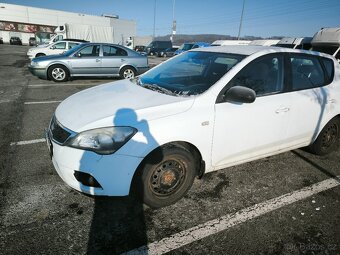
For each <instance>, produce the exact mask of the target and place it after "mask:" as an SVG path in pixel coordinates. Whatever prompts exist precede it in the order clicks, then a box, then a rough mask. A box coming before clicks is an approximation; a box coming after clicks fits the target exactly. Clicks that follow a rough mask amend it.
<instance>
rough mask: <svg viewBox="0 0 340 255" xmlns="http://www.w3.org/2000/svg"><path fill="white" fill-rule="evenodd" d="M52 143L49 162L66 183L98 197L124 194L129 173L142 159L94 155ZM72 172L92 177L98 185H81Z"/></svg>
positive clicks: (127, 185) (130, 175) (129, 182)
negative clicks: (97, 186) (50, 161)
mask: <svg viewBox="0 0 340 255" xmlns="http://www.w3.org/2000/svg"><path fill="white" fill-rule="evenodd" d="M51 143H52V146H51V148H52V155H53V156H52V162H53V165H54V167H55V169H56V171H57V173H58V175H59V176H60V177H61V178H62V179H63V181H64V182H66V184H67V185H69V186H70V187H72V188H73V189H76V190H78V191H80V192H83V193H86V194H90V195H101V196H127V195H128V194H129V192H130V186H131V182H132V178H133V175H134V173H135V171H136V169H137V168H138V166H139V164H140V163H141V162H142V160H143V158H139V157H133V156H127V155H119V154H117V152H116V153H114V154H111V155H98V154H96V153H94V152H91V151H84V150H80V149H74V148H71V147H67V146H61V145H59V144H57V143H55V142H54V141H51ZM75 171H78V172H82V173H86V174H89V175H91V176H93V177H94V178H95V179H96V181H97V182H98V183H99V184H100V186H101V187H102V188H96V187H90V186H85V185H83V184H82V183H80V182H79V181H78V180H77V179H76V177H75V175H74V174H75Z"/></svg>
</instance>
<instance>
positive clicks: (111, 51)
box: [103, 45, 128, 57]
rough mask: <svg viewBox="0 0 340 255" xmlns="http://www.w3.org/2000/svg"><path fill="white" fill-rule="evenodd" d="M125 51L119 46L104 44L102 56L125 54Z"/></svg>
mask: <svg viewBox="0 0 340 255" xmlns="http://www.w3.org/2000/svg"><path fill="white" fill-rule="evenodd" d="M127 55H128V54H127V52H126V51H125V50H123V49H121V48H118V47H114V46H109V45H104V46H103V56H104V57H116V56H127Z"/></svg>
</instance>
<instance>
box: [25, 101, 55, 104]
mask: <svg viewBox="0 0 340 255" xmlns="http://www.w3.org/2000/svg"><path fill="white" fill-rule="evenodd" d="M61 102H62V100H55V101H36V102H25V103H24V104H55V103H61Z"/></svg>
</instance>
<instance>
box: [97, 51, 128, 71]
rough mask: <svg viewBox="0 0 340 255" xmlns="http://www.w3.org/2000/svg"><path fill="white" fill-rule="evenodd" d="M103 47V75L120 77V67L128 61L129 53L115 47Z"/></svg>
mask: <svg viewBox="0 0 340 255" xmlns="http://www.w3.org/2000/svg"><path fill="white" fill-rule="evenodd" d="M102 47H103V57H102V70H103V73H104V74H108V75H118V74H119V69H120V67H121V66H122V65H124V63H126V62H127V60H128V53H127V51H126V50H124V49H122V48H120V47H117V46H114V45H103V46H102Z"/></svg>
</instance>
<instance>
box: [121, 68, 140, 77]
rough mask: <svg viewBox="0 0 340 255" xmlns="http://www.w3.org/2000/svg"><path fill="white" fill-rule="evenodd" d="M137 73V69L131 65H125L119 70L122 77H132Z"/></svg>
mask: <svg viewBox="0 0 340 255" xmlns="http://www.w3.org/2000/svg"><path fill="white" fill-rule="evenodd" d="M136 74H137V72H136V70H135V69H134V68H133V67H131V66H125V67H123V68H122V69H121V70H120V72H119V76H120V78H122V79H132V78H134V77H135V76H136Z"/></svg>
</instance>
